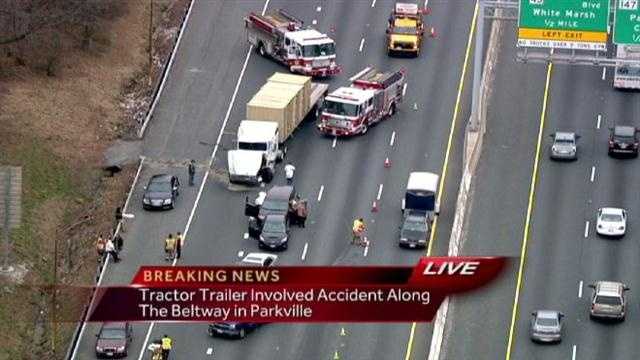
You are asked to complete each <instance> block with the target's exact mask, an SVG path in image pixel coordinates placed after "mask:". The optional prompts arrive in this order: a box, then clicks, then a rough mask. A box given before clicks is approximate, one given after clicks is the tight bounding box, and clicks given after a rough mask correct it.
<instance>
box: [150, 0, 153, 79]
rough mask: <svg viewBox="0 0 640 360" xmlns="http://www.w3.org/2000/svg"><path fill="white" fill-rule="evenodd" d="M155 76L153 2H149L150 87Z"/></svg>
mask: <svg viewBox="0 0 640 360" xmlns="http://www.w3.org/2000/svg"><path fill="white" fill-rule="evenodd" d="M152 74H153V0H149V86H151V84H152V79H151V76H152Z"/></svg>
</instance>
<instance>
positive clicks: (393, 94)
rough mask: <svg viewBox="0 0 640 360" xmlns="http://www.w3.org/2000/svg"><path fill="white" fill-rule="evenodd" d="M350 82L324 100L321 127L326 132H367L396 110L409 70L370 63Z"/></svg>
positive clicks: (320, 120) (403, 91)
mask: <svg viewBox="0 0 640 360" xmlns="http://www.w3.org/2000/svg"><path fill="white" fill-rule="evenodd" d="M349 80H350V81H351V86H348V87H341V88H338V89H336V90H334V91H333V92H331V93H330V94H329V95H327V96H326V97H325V99H324V101H323V104H322V109H321V110H320V114H319V117H318V125H317V126H318V129H319V130H320V132H322V133H323V134H325V135H333V136H351V135H357V134H364V133H366V132H367V130H368V129H369V127H370V126H371V125H374V124H376V123H378V122H380V121H381V120H383V119H385V118H386V117H390V116H392V115H393V114H395V112H396V107H397V106H398V104H400V103H401V102H402V99H403V98H404V94H405V92H406V81H407V77H406V71H405V70H404V69H400V70H397V71H389V72H382V71H378V70H376V69H375V68H373V67H367V68H365V69H364V70H362V71H361V72H359V73H358V74H356V75H355V76H353V77H352V78H350V79H349Z"/></svg>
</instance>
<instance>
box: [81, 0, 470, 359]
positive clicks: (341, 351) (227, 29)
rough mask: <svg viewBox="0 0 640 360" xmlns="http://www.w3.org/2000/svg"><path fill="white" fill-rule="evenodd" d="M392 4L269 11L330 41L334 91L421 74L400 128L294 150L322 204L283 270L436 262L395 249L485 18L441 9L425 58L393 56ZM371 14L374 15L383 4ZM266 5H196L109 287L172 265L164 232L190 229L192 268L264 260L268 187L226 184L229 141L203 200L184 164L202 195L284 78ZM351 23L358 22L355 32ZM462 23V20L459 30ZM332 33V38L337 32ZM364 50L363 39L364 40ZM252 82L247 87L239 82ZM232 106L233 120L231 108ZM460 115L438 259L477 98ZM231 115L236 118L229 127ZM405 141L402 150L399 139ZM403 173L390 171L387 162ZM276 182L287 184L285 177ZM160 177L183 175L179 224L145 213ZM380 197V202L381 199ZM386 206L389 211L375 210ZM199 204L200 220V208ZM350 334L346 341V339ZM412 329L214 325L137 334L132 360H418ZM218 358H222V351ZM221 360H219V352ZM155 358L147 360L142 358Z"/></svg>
mask: <svg viewBox="0 0 640 360" xmlns="http://www.w3.org/2000/svg"><path fill="white" fill-rule="evenodd" d="M392 4H393V2H391V1H376V2H370V1H336V2H325V1H270V2H269V3H268V7H269V8H270V9H275V8H286V9H287V10H288V11H289V12H291V13H292V14H295V15H296V16H298V17H300V18H302V19H303V20H305V21H306V22H307V23H312V22H313V20H316V22H317V25H316V26H317V28H319V29H320V30H321V31H325V32H328V33H329V34H330V36H332V37H333V38H334V39H335V40H336V43H337V52H338V61H339V62H340V63H341V64H342V66H343V69H344V71H343V74H341V75H340V76H338V77H336V78H334V79H330V80H328V83H329V84H330V89H334V88H335V87H337V86H341V85H343V84H346V82H347V78H348V77H349V76H351V75H353V74H355V73H357V72H358V71H360V70H361V69H362V68H364V67H365V66H367V65H370V64H373V65H375V66H377V67H378V68H380V69H393V68H399V67H405V68H406V69H407V71H408V73H409V80H408V87H407V96H406V98H405V103H404V104H402V105H401V106H400V108H399V109H398V112H397V114H396V115H395V117H394V118H392V119H389V120H387V121H384V122H383V123H381V124H379V125H378V126H375V127H374V128H372V129H370V131H369V132H368V133H367V135H366V136H362V137H355V138H352V139H345V140H338V141H336V142H334V141H333V139H332V138H326V137H322V136H320V135H319V134H318V133H317V131H316V130H315V128H314V126H313V122H312V121H308V122H306V123H305V124H303V125H302V127H301V128H300V129H298V130H297V131H296V133H295V134H294V135H293V138H292V139H290V140H289V141H288V144H287V146H288V150H289V151H288V154H287V161H289V162H292V163H293V164H294V165H296V168H297V170H296V178H295V185H296V188H297V191H298V192H299V193H300V194H301V195H302V196H303V197H305V198H308V199H309V200H310V205H311V214H310V218H309V220H308V222H307V227H306V228H304V229H299V228H294V229H293V233H292V236H291V239H290V245H289V249H288V250H287V251H285V252H281V253H279V254H278V255H279V259H278V263H279V264H288V265H293V264H309V265H331V264H345V265H365V264H407V265H413V264H415V262H416V261H417V259H418V257H419V256H421V255H423V254H424V251H411V250H403V249H400V248H398V246H397V227H398V226H399V222H400V215H401V214H400V211H399V210H400V203H401V199H402V196H403V193H404V189H405V186H406V181H407V178H408V175H409V172H411V171H420V170H423V171H431V172H436V173H442V171H443V166H444V165H445V164H444V157H445V151H446V150H447V143H448V139H449V133H450V130H451V126H452V117H453V110H454V106H455V105H456V96H457V92H458V85H459V80H460V79H459V78H460V73H461V70H462V65H463V58H464V54H465V50H466V46H467V39H468V35H469V24H471V20H472V17H473V3H472V2H464V3H463V2H450V1H436V0H432V1H430V2H429V6H430V7H431V8H432V13H431V15H429V16H427V21H428V24H429V26H434V28H435V29H436V31H437V37H436V38H435V39H430V38H426V42H425V43H424V44H423V48H422V54H421V57H419V58H417V59H392V58H388V57H387V55H386V51H385V43H384V34H385V27H386V23H387V22H386V20H387V17H388V15H389V11H390V10H391V8H392ZM372 5H373V6H372ZM264 6H265V3H264V2H258V1H254V2H251V1H241V2H218V1H196V3H195V5H194V9H193V13H192V17H191V19H190V22H189V25H188V26H187V29H186V32H185V34H184V35H183V39H182V44H181V46H180V49H179V52H178V54H177V56H176V62H175V63H174V67H173V70H172V74H171V75H170V77H169V79H168V82H167V87H166V88H165V90H164V92H163V94H162V97H161V99H160V101H159V102H158V106H157V108H156V113H155V115H154V119H153V120H152V123H151V124H150V126H149V129H148V132H147V135H146V137H145V144H144V153H145V155H146V156H147V159H146V160H145V162H144V166H143V170H142V172H141V175H140V180H139V181H138V183H137V184H136V187H135V190H134V193H133V196H132V199H131V203H130V206H129V208H128V209H127V212H131V213H134V214H135V216H136V218H135V219H134V220H132V221H130V224H127V225H129V226H128V229H127V230H128V232H127V233H126V234H125V237H126V239H127V240H126V244H125V251H124V253H123V254H122V255H123V257H124V261H122V262H120V263H118V264H116V265H115V266H113V265H112V264H110V266H109V268H108V270H107V271H106V275H105V278H104V280H103V283H102V284H103V285H105V284H122V283H128V282H129V281H130V280H131V278H132V276H133V274H134V273H135V271H136V270H137V268H138V266H140V265H143V264H162V263H164V261H163V254H162V241H163V239H164V237H165V236H166V234H168V233H170V232H173V233H175V232H176V231H183V230H184V229H185V227H186V228H187V229H188V233H187V238H186V244H185V247H184V249H183V258H182V259H181V261H180V262H179V264H181V265H191V264H218V265H219V264H230V263H232V262H235V261H236V260H237V259H238V254H239V252H243V253H245V254H246V253H247V252H250V251H257V250H258V247H257V243H256V242H255V241H254V240H248V239H245V238H244V233H245V232H246V228H247V226H246V225H247V223H246V218H245V217H244V216H243V208H244V198H245V196H247V195H249V196H250V197H253V196H255V195H256V193H257V191H258V190H259V189H249V191H246V189H243V188H241V187H235V186H233V187H230V186H229V185H228V184H227V182H226V176H225V175H224V169H225V167H226V165H225V164H226V152H225V151H224V148H225V147H226V145H227V144H228V143H229V141H228V140H230V138H231V137H232V136H231V135H229V136H227V135H225V136H223V137H222V142H221V147H220V148H219V150H218V152H217V153H216V157H215V159H214V163H213V170H212V172H211V173H210V174H209V178H208V179H207V181H206V183H205V184H204V186H203V187H202V192H201V193H199V190H200V188H199V187H198V186H196V187H187V186H186V183H187V181H186V180H187V179H186V167H185V163H186V161H187V160H188V159H192V158H193V159H196V161H197V162H198V164H199V165H200V167H199V171H198V178H197V180H198V184H199V183H200V182H201V180H202V176H203V175H204V172H205V171H206V166H207V163H208V160H209V156H210V154H211V151H212V146H210V145H203V143H205V144H215V143H216V140H217V137H218V134H219V133H220V131H221V130H222V127H223V123H224V122H225V120H228V121H227V122H226V124H224V125H226V126H225V128H224V132H225V133H233V132H235V129H236V128H237V126H238V123H239V121H240V120H242V119H243V117H244V104H245V103H246V102H247V100H248V99H250V97H251V96H252V95H253V94H254V93H255V91H256V89H257V88H258V87H259V86H260V85H262V84H263V83H264V82H265V80H266V79H267V78H268V77H269V76H270V75H271V74H273V73H274V72H276V71H283V72H286V69H284V68H283V67H281V66H280V65H278V64H276V63H275V62H273V61H271V60H269V59H265V58H261V57H259V56H257V55H256V54H252V55H251V56H250V57H249V58H248V62H247V63H246V67H245V64H244V60H245V59H246V57H247V51H248V46H247V44H246V42H245V41H244V33H243V23H242V20H241V19H242V16H243V15H245V14H246V13H247V12H248V11H250V10H252V11H256V12H260V11H261V10H262V9H263V7H264ZM345 14H348V22H345V20H344V19H345ZM454 19H455V21H454ZM332 29H333V30H334V31H331V30H332ZM363 39H364V40H363ZM240 76H241V77H242V81H241V82H240V84H239V86H238V87H237V94H236V93H235V90H236V84H237V83H238V79H239V77H240ZM232 98H233V99H234V100H235V101H234V104H233V106H232V107H231V108H230V110H229V105H230V101H231V99H232ZM458 106H459V108H460V109H459V112H460V114H459V118H458V120H457V121H458V123H457V126H456V128H455V133H454V135H455V136H454V138H453V146H452V149H451V155H450V160H449V163H448V175H447V179H446V184H445V193H444V196H443V199H442V200H443V203H442V205H441V209H442V210H441V216H440V219H439V225H438V229H437V234H436V238H435V243H434V252H441V251H443V250H442V249H446V246H447V244H446V243H447V241H448V238H449V233H450V227H451V223H452V221H453V214H454V209H453V206H454V204H455V198H456V192H457V184H458V182H459V174H460V163H461V156H460V150H461V143H462V136H461V135H462V130H463V126H464V122H465V120H466V118H467V117H468V107H469V104H468V93H467V92H465V93H464V96H463V99H462V101H461V102H460V104H458ZM227 111H230V112H229V114H228V116H227ZM392 138H393V141H392ZM387 157H388V158H389V160H390V161H391V164H392V165H391V168H389V169H387V168H385V167H384V166H383V163H384V160H385V158H387ZM279 170H280V171H279V172H278V173H277V174H276V180H275V181H274V183H282V182H284V176H283V174H282V171H281V169H279ZM158 172H173V173H177V174H178V175H179V176H180V177H181V180H182V183H183V189H182V192H181V196H180V199H179V201H178V207H177V208H176V209H175V210H173V211H170V212H145V211H142V209H141V194H142V191H143V189H142V187H143V185H144V184H145V183H146V181H147V180H148V178H149V176H150V175H152V174H154V173H158ZM378 197H379V199H378ZM374 200H377V201H378V204H379V212H376V213H372V212H371V204H372V202H373V201H374ZM196 201H197V205H196V207H195V209H194V203H196ZM359 216H363V217H364V218H365V220H366V221H367V223H368V224H369V231H368V237H369V239H370V241H371V246H370V247H369V248H368V249H367V252H366V254H365V253H364V250H363V248H361V247H353V246H351V245H349V239H350V233H349V231H350V225H351V221H352V220H353V219H354V218H356V217H359ZM342 328H344V329H345V331H346V336H340V331H341V329H342ZM410 328H411V327H410V324H329V325H309V324H270V325H267V326H264V327H263V328H261V329H259V330H258V331H256V332H255V333H252V334H250V335H249V336H248V337H247V338H246V339H244V340H241V341H229V340H224V339H212V338H209V337H208V336H207V334H206V324H200V325H198V324H189V325H184V324H160V323H156V324H154V325H153V328H151V329H150V327H149V326H148V324H138V325H135V327H134V342H133V344H132V346H131V348H130V357H132V358H136V357H138V356H139V354H140V351H141V349H142V348H143V343H144V341H145V339H147V338H148V339H155V338H158V337H161V336H162V335H163V334H165V333H166V334H169V335H170V336H171V337H172V338H173V339H174V350H173V355H174V357H175V358H184V359H206V358H209V357H210V355H213V356H212V358H216V359H247V358H258V359H303V358H312V359H315V358H332V357H333V356H334V355H335V354H336V352H337V353H338V356H339V357H340V359H371V358H377V359H393V360H395V359H403V358H405V356H406V353H407V342H408V340H409V333H410ZM96 332H97V327H96V325H89V326H87V328H86V330H85V331H84V334H83V335H84V336H83V338H82V339H81V342H80V345H79V351H78V355H77V356H76V358H78V359H84V358H92V357H93V354H92V353H93V343H94V337H93V335H94V334H95V333H96ZM429 339H430V330H429V329H428V328H427V327H426V326H419V327H418V328H417V329H416V333H415V336H414V342H413V346H412V351H411V354H412V357H411V358H415V359H422V358H425V357H426V352H427V351H428V345H429V344H428V342H429ZM210 349H211V350H210ZM208 353H210V354H208ZM144 355H145V358H146V357H147V356H148V355H147V354H144Z"/></svg>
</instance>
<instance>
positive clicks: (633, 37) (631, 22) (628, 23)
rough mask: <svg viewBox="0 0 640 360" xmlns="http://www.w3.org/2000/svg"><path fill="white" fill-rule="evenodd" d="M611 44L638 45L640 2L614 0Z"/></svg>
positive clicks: (639, 41) (639, 38)
mask: <svg viewBox="0 0 640 360" xmlns="http://www.w3.org/2000/svg"><path fill="white" fill-rule="evenodd" d="M615 2H616V12H615V24H614V26H613V42H614V43H616V44H618V45H640V0H615Z"/></svg>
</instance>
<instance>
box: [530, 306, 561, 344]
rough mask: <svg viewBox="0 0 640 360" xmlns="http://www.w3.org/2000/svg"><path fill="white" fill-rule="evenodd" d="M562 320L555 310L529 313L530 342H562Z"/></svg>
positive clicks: (559, 313)
mask: <svg viewBox="0 0 640 360" xmlns="http://www.w3.org/2000/svg"><path fill="white" fill-rule="evenodd" d="M562 318H564V314H563V313H561V312H559V311H555V310H538V311H534V312H532V313H531V334H530V335H531V340H533V341H535V342H560V341H562Z"/></svg>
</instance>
